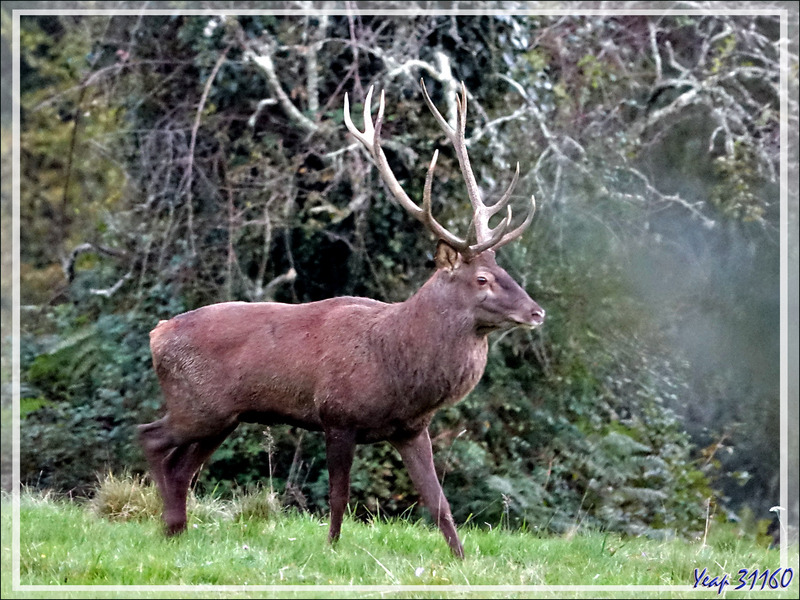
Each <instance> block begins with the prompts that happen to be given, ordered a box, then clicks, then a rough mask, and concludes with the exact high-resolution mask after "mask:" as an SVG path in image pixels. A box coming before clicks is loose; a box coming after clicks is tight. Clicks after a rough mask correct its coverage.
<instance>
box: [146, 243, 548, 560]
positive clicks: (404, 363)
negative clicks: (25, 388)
mask: <svg viewBox="0 0 800 600" xmlns="http://www.w3.org/2000/svg"><path fill="white" fill-rule="evenodd" d="M436 258H437V267H438V268H437V270H436V272H435V273H434V275H433V276H432V277H431V278H430V279H429V280H428V281H427V282H426V283H425V285H423V286H422V288H420V289H419V290H418V291H417V293H416V294H414V295H413V296H412V297H411V298H409V299H408V300H406V301H405V302H401V303H397V304H386V303H383V302H378V301H376V300H370V299H367V298H353V297H342V298H332V299H329V300H322V301H319V302H311V303H307V304H299V305H288V304H280V303H274V302H265V303H245V302H226V303H221V304H213V305H210V306H206V307H203V308H199V309H197V310H193V311H190V312H187V313H184V314H182V315H178V316H177V317H175V318H173V319H170V320H168V321H161V322H160V323H159V324H158V325H157V326H156V327H155V329H153V331H152V332H151V334H150V347H151V351H152V355H153V365H154V367H155V370H156V373H157V375H158V378H159V381H160V383H161V388H162V391H163V394H164V406H165V409H166V414H165V416H164V417H163V418H162V419H160V420H158V421H156V422H154V423H150V424H147V425H142V426H140V437H141V441H142V444H143V446H144V449H145V453H146V454H147V457H148V460H149V461H150V465H151V470H152V472H153V476H154V478H155V480H156V482H157V483H158V486H159V488H160V491H161V494H162V496H163V497H164V503H165V510H164V518H165V521H166V523H167V528H168V531H169V532H170V533H177V532H179V531H182V530H183V529H184V528H185V526H186V512H185V499H186V488H187V487H188V485H189V483H190V481H191V478H192V477H193V476H194V475H195V473H196V471H197V469H199V467H200V465H201V464H202V462H204V461H205V460H207V459H208V457H209V456H210V455H211V454H212V453H213V451H214V450H215V449H216V448H217V447H218V446H219V444H220V443H222V441H223V440H224V439H225V437H227V435H229V434H230V432H231V431H233V430H234V429H235V428H236V426H237V425H238V423H240V422H247V421H249V422H259V423H264V424H274V423H290V424H293V425H299V426H301V427H304V428H307V429H310V430H320V431H323V432H324V433H325V437H326V444H327V451H328V468H329V471H330V475H331V526H330V539H331V540H335V539H336V538H338V535H339V528H340V526H341V519H342V513H343V512H344V509H345V507H346V504H347V497H348V496H349V474H350V465H351V463H352V457H353V447H354V445H355V444H356V443H370V442H377V441H389V442H391V443H392V444H394V445H395V447H397V448H398V450H399V451H400V454H401V456H402V457H403V460H404V462H405V464H406V466H407V467H408V469H409V471H410V473H411V476H412V480H413V481H414V483H415V485H416V487H417V488H418V490H419V491H420V493H421V495H422V497H423V501H424V502H425V504H426V505H427V506H428V507H429V508H430V509H431V511H432V513H433V515H434V518H435V519H436V522H437V523H438V524H439V526H440V528H441V529H442V532H443V534H444V535H445V538H446V539H447V541H448V543H449V544H450V546H451V549H452V550H453V552H454V553H455V554H456V555H457V556H463V550H462V548H461V544H460V542H459V541H458V536H457V535H456V532H455V527H454V525H453V522H452V516H451V515H450V509H449V506H448V505H447V500H446V499H444V495H443V494H442V491H441V487H440V486H439V483H438V480H437V479H436V473H435V471H434V470H433V462H432V458H431V448H430V439H429V437H428V433H427V427H428V424H429V423H430V420H431V418H432V417H433V415H434V413H435V411H436V410H437V409H438V408H440V407H442V406H444V405H448V404H453V403H455V402H458V401H459V400H460V399H462V398H463V397H464V396H465V395H466V394H468V393H469V392H470V390H472V389H473V388H474V387H475V385H476V384H477V382H478V380H479V379H480V377H481V375H482V374H483V370H484V367H485V365H486V356H487V334H488V333H489V332H490V331H494V330H498V329H505V328H509V327H513V326H516V325H526V326H536V325H539V324H540V323H541V321H542V320H543V319H544V311H542V310H541V308H540V307H539V306H538V305H537V304H536V303H535V302H534V301H533V300H531V299H530V297H529V296H528V295H527V294H526V293H525V291H524V290H523V289H522V288H520V287H519V285H518V284H517V283H516V282H514V280H513V279H511V277H510V276H509V275H508V274H507V273H506V272H505V271H503V269H501V268H500V267H499V266H498V265H497V263H496V262H495V259H494V253H493V252H492V251H486V252H484V253H482V254H481V255H479V256H477V257H475V258H474V259H472V260H471V261H469V262H466V261H465V260H463V259H462V257H461V256H460V255H458V253H457V252H455V251H454V250H453V249H452V248H450V247H449V246H447V245H446V244H444V243H442V242H440V245H439V247H438V248H437V257H436ZM479 278H483V279H485V280H486V281H485V282H483V280H480V282H479Z"/></svg>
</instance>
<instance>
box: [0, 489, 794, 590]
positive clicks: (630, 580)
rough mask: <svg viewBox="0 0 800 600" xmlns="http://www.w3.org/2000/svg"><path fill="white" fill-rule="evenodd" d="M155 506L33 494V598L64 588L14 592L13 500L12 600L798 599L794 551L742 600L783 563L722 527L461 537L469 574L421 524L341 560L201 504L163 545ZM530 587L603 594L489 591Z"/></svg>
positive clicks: (219, 506)
mask: <svg viewBox="0 0 800 600" xmlns="http://www.w3.org/2000/svg"><path fill="white" fill-rule="evenodd" d="M148 494H149V492H148ZM148 497H149V496H148ZM148 502H149V501H147V502H144V503H143V507H142V508H140V509H137V510H139V512H136V511H135V510H131V509H130V507H129V505H127V504H126V505H125V506H123V507H122V510H121V511H120V510H115V511H110V513H109V514H111V516H112V517H119V516H120V514H125V516H127V517H128V519H127V520H120V519H118V518H116V519H115V518H109V517H108V516H101V514H99V513H102V512H103V511H102V510H100V511H98V510H97V508H98V507H97V506H94V507H92V506H90V505H88V504H86V503H82V502H70V501H67V500H54V499H52V498H48V497H43V496H41V495H36V494H24V495H23V497H22V499H21V503H20V530H21V535H20V538H21V540H20V556H19V561H20V576H21V584H22V586H61V587H60V588H59V589H56V590H48V589H41V588H27V589H25V588H24V587H23V589H21V590H12V589H11V573H12V567H13V564H12V556H11V555H12V550H11V540H12V536H11V527H12V517H11V515H12V510H11V508H12V506H11V500H10V498H9V497H7V496H4V497H3V500H2V534H3V536H2V570H3V577H2V588H1V589H0V591H1V592H2V597H3V598H33V597H36V598H113V597H119V598H132V597H151V598H168V597H184V598H185V597H198V598H199V597H207V598H223V597H242V598H258V597H342V598H345V597H346V598H360V597H386V596H387V594H388V595H389V596H391V597H401V598H405V597H413V598H416V597H426V598H430V597H493V598H496V597H533V596H535V597H586V598H597V597H630V598H634V597H647V598H654V597H664V598H676V597H698V596H712V595H713V596H717V595H718V594H717V592H718V588H717V587H714V588H712V589H709V588H705V589H692V586H693V585H694V583H695V581H696V579H695V569H698V570H699V571H700V572H702V570H703V569H707V574H708V575H710V576H711V577H714V576H722V575H723V574H725V573H727V574H728V576H729V579H730V580H731V582H732V583H731V584H730V585H727V586H725V588H724V589H723V593H722V594H721V595H722V596H728V595H729V594H732V595H733V596H735V597H771V598H772V597H778V598H797V597H798V582H797V572H796V571H797V562H798V550H797V546H796V545H795V546H794V547H793V548H790V561H789V565H790V566H792V567H794V569H795V573H794V576H793V577H792V581H791V584H790V585H789V586H788V588H785V589H778V590H768V586H769V581H768V579H767V578H764V581H765V582H766V585H765V586H764V587H765V588H767V589H765V591H763V592H758V591H749V589H750V583H751V581H753V582H754V588H755V590H758V589H760V587H761V583H762V580H761V579H755V578H750V579H748V580H747V581H746V586H745V588H744V589H745V590H748V591H746V592H734V591H733V588H734V587H735V586H736V585H737V583H738V582H737V581H736V578H737V577H738V574H737V573H738V570H739V569H748V571H749V572H752V571H753V570H754V569H759V575H760V574H761V573H762V572H763V570H764V569H770V571H772V570H774V569H777V568H778V567H780V564H779V551H778V550H768V549H767V548H766V547H765V546H764V545H763V544H761V543H757V542H756V541H755V540H754V539H753V538H752V537H750V536H746V535H742V534H741V533H740V532H737V530H736V529H734V528H733V527H731V526H722V525H712V526H711V530H710V532H709V536H708V539H707V540H706V544H705V545H703V543H702V541H696V542H689V541H686V540H669V541H654V540H648V539H644V538H622V537H620V536H618V535H612V534H609V535H606V534H602V533H583V532H582V533H580V534H576V535H573V536H538V535H534V534H531V533H525V532H518V531H517V532H511V531H505V530H502V529H498V528H495V529H493V530H491V531H489V530H482V529H477V528H470V527H464V528H462V529H461V531H460V533H461V536H462V540H463V542H464V549H465V553H466V555H467V558H466V559H465V560H464V561H459V560H456V559H453V558H452V557H451V556H450V553H449V550H448V548H447V546H446V544H445V542H444V540H443V538H442V537H441V535H440V534H439V532H438V531H437V530H435V529H433V528H431V527H429V526H427V525H425V524H423V523H420V522H417V523H413V522H407V521H402V520H392V521H385V520H382V519H379V520H375V521H374V522H372V523H361V522H357V521H354V520H352V519H347V520H346V521H345V523H344V527H343V535H342V539H341V541H340V542H339V544H337V545H336V546H335V547H331V546H330V545H328V544H327V542H326V536H327V523H325V522H324V521H322V520H320V519H319V518H317V517H314V516H311V515H308V514H297V513H282V512H274V510H273V509H272V508H270V507H269V506H264V504H265V503H264V502H262V503H261V504H259V502H258V501H256V502H252V501H251V502H250V504H249V505H243V504H242V503H241V502H240V503H239V504H238V505H236V506H235V507H234V508H232V506H233V505H232V504H230V503H228V504H226V503H222V502H220V501H214V502H199V503H195V504H194V507H193V510H192V513H191V517H190V525H189V531H188V533H187V534H186V535H183V536H180V537H178V538H174V539H165V538H164V536H163V535H162V533H161V524H160V522H159V520H158V518H157V517H155V516H153V515H152V513H153V510H156V511H157V506H156V507H155V508H154V507H153V506H151V505H150V504H152V503H148ZM266 504H268V503H266ZM126 507H127V508H126ZM126 510H127V511H128V512H127V513H125V511H126ZM106 512H109V511H106ZM780 574H783V572H781V573H780ZM780 574H779V576H780ZM787 577H788V576H787ZM775 581H779V580H775ZM784 581H786V579H784ZM709 582H710V581H709ZM522 585H524V586H579V585H587V586H589V585H590V586H604V587H601V588H592V589H588V590H579V589H575V588H534V589H519V588H516V589H515V588H507V589H503V588H497V587H492V588H487V587H480V586H522ZM63 586H126V587H120V588H119V589H116V590H115V589H106V588H95V589H82V588H79V589H75V588H72V587H63ZM127 586H187V587H186V588H172V587H168V588H147V587H145V588H142V587H127ZM190 586H203V587H199V588H198V587H190ZM206 586H236V587H235V588H219V587H206ZM252 586H259V587H258V588H255V589H254V588H253V587H252ZM264 586H303V587H291V588H286V587H282V588H275V589H265V587H264ZM319 586H323V587H319ZM325 586H371V587H360V588H359V587H355V588H337V587H325ZM378 586H382V587H383V588H385V589H383V590H381V589H379V587H378ZM406 586H429V587H415V588H409V587H406ZM440 586H449V587H440ZM455 586H457V587H455ZM605 586H608V587H605ZM630 586H683V589H679V588H676V589H671V590H658V589H655V588H636V587H633V588H631V587H630Z"/></svg>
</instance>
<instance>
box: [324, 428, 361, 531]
mask: <svg viewBox="0 0 800 600" xmlns="http://www.w3.org/2000/svg"><path fill="white" fill-rule="evenodd" d="M355 447H356V432H355V431H352V430H348V429H327V430H325V450H326V455H327V460H328V478H329V480H330V504H331V526H330V529H329V530H328V541H329V542H331V543H333V542H335V541H336V540H338V539H339V533H340V532H341V529H342V518H343V517H344V511H345V509H346V508H347V502H348V500H350V467H351V466H352V465H353V454H354V452H355Z"/></svg>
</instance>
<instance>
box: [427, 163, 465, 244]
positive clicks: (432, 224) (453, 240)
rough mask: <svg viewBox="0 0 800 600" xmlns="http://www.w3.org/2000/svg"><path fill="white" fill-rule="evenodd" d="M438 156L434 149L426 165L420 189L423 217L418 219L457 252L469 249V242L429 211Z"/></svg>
mask: <svg viewBox="0 0 800 600" xmlns="http://www.w3.org/2000/svg"><path fill="white" fill-rule="evenodd" d="M438 158H439V151H438V150H434V152H433V158H432V159H431V164H430V166H429V167H428V173H427V174H426V175H425V187H424V188H423V190H422V214H423V218H421V219H420V221H422V222H423V223H425V225H427V226H428V228H429V229H430V230H431V231H433V233H435V234H436V235H437V236H439V239H442V240H444V241H445V242H447V243H448V244H450V245H451V246H452V247H453V248H455V249H456V250H458V251H459V252H467V251H468V249H469V242H468V241H466V240H462V239H461V238H460V237H458V236H456V235H453V234H452V233H450V232H449V231H447V229H445V228H444V227H443V226H442V225H441V224H440V223H439V222H438V221H437V220H436V219H435V218H434V217H433V212H431V189H432V187H433V171H434V169H435V168H436V160H437V159H438Z"/></svg>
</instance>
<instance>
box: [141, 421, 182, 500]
mask: <svg viewBox="0 0 800 600" xmlns="http://www.w3.org/2000/svg"><path fill="white" fill-rule="evenodd" d="M139 442H140V444H141V445H142V449H143V450H144V455H145V458H147V463H148V464H149V465H150V476H151V477H152V478H153V480H154V481H155V482H156V486H157V487H158V491H159V493H160V494H161V497H162V498H164V495H165V494H166V489H167V488H166V482H165V481H164V467H163V463H164V459H165V458H166V456H167V454H169V452H171V451H172V450H173V449H174V448H175V444H174V442H173V441H172V436H171V435H170V434H169V429H168V425H167V418H166V417H164V418H162V419H159V420H158V421H154V422H153V423H147V424H146V425H139Z"/></svg>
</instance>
